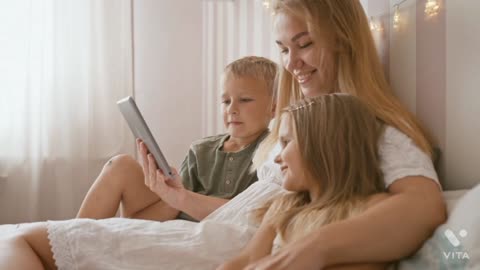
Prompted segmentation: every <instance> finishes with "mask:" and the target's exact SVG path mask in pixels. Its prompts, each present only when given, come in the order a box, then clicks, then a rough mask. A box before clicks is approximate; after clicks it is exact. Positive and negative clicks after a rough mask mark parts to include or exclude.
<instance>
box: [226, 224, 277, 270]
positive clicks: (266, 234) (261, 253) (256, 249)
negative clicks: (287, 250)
mask: <svg viewBox="0 0 480 270" xmlns="http://www.w3.org/2000/svg"><path fill="white" fill-rule="evenodd" d="M275 236H276V232H275V229H274V228H273V226H272V225H271V224H270V223H268V222H266V221H265V220H264V221H263V222H262V224H261V225H260V228H259V229H258V231H257V232H256V233H255V235H254V236H253V238H252V239H251V240H250V242H248V244H247V246H246V247H245V248H244V249H243V250H242V251H241V252H240V254H239V255H238V256H236V257H234V258H232V259H230V260H228V261H227V262H226V263H224V264H222V265H221V266H219V267H218V268H217V270H236V269H244V268H245V267H246V266H247V265H248V264H249V263H252V262H255V261H258V260H260V259H261V258H263V257H265V256H267V255H269V254H270V252H271V251H272V246H273V240H274V239H275Z"/></svg>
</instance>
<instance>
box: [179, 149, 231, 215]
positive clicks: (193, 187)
mask: <svg viewBox="0 0 480 270" xmlns="http://www.w3.org/2000/svg"><path fill="white" fill-rule="evenodd" d="M179 174H180V177H181V178H182V183H183V186H184V187H185V190H183V192H182V193H181V194H180V196H179V197H180V198H179V204H178V205H177V206H176V208H177V209H178V210H180V211H182V212H184V213H186V214H187V215H189V216H190V217H192V218H194V219H196V220H202V219H204V218H205V217H206V216H208V215H209V214H210V213H212V212H213V211H215V210H217V208H219V207H220V206H222V205H224V204H225V203H227V202H228V200H226V199H221V198H216V197H211V196H207V195H202V194H199V193H197V192H198V191H200V190H201V187H200V186H199V180H198V177H197V175H198V170H197V157H196V155H195V152H194V151H193V149H192V148H190V150H189V151H188V154H187V156H186V157H185V160H184V161H183V162H182V166H181V168H180V173H179Z"/></svg>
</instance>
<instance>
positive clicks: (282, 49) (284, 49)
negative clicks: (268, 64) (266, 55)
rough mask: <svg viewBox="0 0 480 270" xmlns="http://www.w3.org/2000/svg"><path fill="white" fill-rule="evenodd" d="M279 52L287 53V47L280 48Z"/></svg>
mask: <svg viewBox="0 0 480 270" xmlns="http://www.w3.org/2000/svg"><path fill="white" fill-rule="evenodd" d="M280 53H282V54H286V53H288V49H287V48H280Z"/></svg>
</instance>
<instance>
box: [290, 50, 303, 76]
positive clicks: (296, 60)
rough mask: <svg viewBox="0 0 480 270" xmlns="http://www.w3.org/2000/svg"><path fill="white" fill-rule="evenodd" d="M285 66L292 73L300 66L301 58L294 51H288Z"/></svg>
mask: <svg viewBox="0 0 480 270" xmlns="http://www.w3.org/2000/svg"><path fill="white" fill-rule="evenodd" d="M286 58H287V59H286V68H287V70H288V71H289V72H290V73H292V74H293V71H294V70H296V69H299V68H300V67H301V66H302V63H303V62H302V59H301V58H300V57H298V55H297V54H296V53H295V52H290V53H289V54H288V56H287V57H286Z"/></svg>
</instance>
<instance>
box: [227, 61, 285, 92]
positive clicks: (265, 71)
mask: <svg viewBox="0 0 480 270" xmlns="http://www.w3.org/2000/svg"><path fill="white" fill-rule="evenodd" d="M277 71H278V65H277V64H276V63H275V62H273V61H272V60H270V59H267V58H265V57H260V56H246V57H243V58H240V59H238V60H235V61H233V62H231V63H230V64H228V65H227V66H226V67H225V69H224V72H223V80H224V81H225V80H226V79H228V78H229V77H230V76H234V77H250V78H254V79H256V80H259V81H263V82H265V84H266V86H267V88H268V90H269V91H270V92H269V94H270V95H271V96H272V97H273V98H274V100H275V99H276V94H275V93H276V83H275V80H276V77H277Z"/></svg>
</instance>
